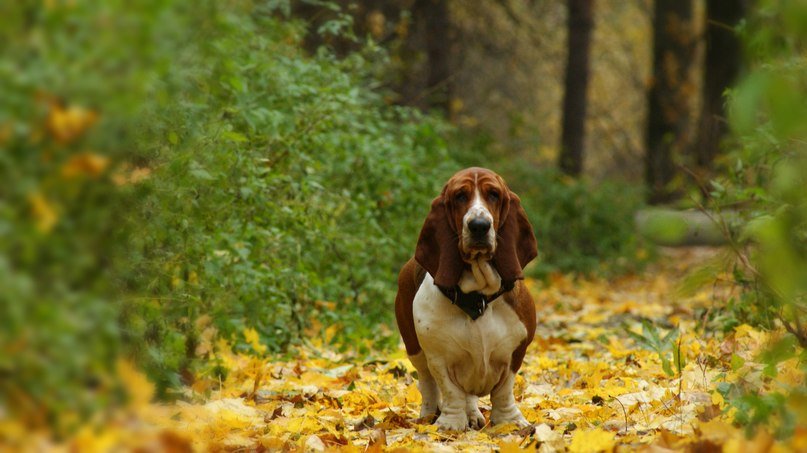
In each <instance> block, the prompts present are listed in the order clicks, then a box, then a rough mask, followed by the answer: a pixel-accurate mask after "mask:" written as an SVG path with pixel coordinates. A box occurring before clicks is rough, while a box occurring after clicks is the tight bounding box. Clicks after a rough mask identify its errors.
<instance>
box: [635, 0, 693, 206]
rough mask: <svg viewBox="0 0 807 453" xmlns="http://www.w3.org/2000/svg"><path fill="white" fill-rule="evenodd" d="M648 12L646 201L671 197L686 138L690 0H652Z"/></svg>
mask: <svg viewBox="0 0 807 453" xmlns="http://www.w3.org/2000/svg"><path fill="white" fill-rule="evenodd" d="M654 9H655V16H654V18H653V80H652V84H651V86H650V90H649V92H648V112H647V136H646V140H647V156H646V159H645V180H646V183H647V187H648V189H649V201H650V202H651V203H663V202H667V201H671V200H673V199H675V198H676V196H677V194H676V193H675V191H674V190H673V189H672V188H671V187H670V186H671V182H672V181H673V179H674V177H675V176H676V173H677V172H676V167H675V158H676V156H680V155H681V154H682V153H683V152H684V151H685V150H686V147H687V146H688V144H689V143H690V138H689V129H690V127H689V126H690V116H691V115H690V99H691V98H692V96H694V95H695V87H694V84H693V83H692V80H691V76H690V74H691V72H692V71H691V69H692V65H693V63H694V52H695V48H694V42H695V36H694V28H693V17H692V16H693V14H692V1H691V0H656V3H655V8H654Z"/></svg>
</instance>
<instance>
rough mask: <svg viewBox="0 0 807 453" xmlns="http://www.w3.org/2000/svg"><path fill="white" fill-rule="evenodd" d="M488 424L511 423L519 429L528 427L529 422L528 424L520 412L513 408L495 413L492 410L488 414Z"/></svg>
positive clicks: (494, 410)
mask: <svg viewBox="0 0 807 453" xmlns="http://www.w3.org/2000/svg"><path fill="white" fill-rule="evenodd" d="M490 422H491V423H493V424H494V425H504V424H506V423H513V424H515V425H516V426H518V427H519V428H526V427H528V426H530V422H528V421H527V419H526V418H524V416H523V415H521V411H520V410H518V408H517V407H515V406H514V407H513V408H512V409H510V410H507V411H497V410H496V409H495V408H494V409H493V411H492V412H491V414H490Z"/></svg>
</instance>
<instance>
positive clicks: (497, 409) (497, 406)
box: [490, 370, 530, 428]
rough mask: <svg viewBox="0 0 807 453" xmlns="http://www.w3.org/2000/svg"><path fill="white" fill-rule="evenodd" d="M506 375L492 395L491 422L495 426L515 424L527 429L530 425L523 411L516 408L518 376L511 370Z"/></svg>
mask: <svg viewBox="0 0 807 453" xmlns="http://www.w3.org/2000/svg"><path fill="white" fill-rule="evenodd" d="M505 373H506V375H505V376H504V377H503V378H502V380H501V381H499V383H498V384H497V385H496V387H494V388H493V392H491V394H490V402H491V403H492V405H493V409H491V411H490V421H491V423H493V424H494V425H499V424H503V423H515V424H516V425H517V426H518V427H519V428H524V427H527V426H529V424H530V423H529V422H528V421H527V419H526V418H524V416H523V415H521V411H520V410H519V409H518V406H516V399H515V397H513V383H514V382H515V376H516V375H515V373H513V372H512V371H510V370H507V371H506V372H505Z"/></svg>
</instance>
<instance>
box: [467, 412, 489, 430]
mask: <svg viewBox="0 0 807 453" xmlns="http://www.w3.org/2000/svg"><path fill="white" fill-rule="evenodd" d="M467 415H468V427H469V428H471V429H482V427H483V426H485V416H484V415H482V412H480V411H479V408H478V407H474V408H471V409H468V410H467Z"/></svg>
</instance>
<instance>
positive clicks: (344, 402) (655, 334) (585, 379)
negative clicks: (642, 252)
mask: <svg viewBox="0 0 807 453" xmlns="http://www.w3.org/2000/svg"><path fill="white" fill-rule="evenodd" d="M713 254H714V252H712V251H707V250H698V249H690V250H686V251H677V252H666V253H665V255H664V257H663V258H662V259H661V260H660V263H659V264H657V265H655V266H653V267H651V268H650V269H648V270H647V271H646V272H644V273H643V274H642V275H638V276H628V277H622V278H617V279H614V280H610V281H607V280H583V281H580V280H573V279H571V278H568V277H561V276H559V277H556V278H553V279H551V281H550V282H548V283H539V282H535V281H528V284H529V285H530V287H531V288H532V290H533V292H534V294H535V296H536V301H537V308H538V318H539V327H538V332H537V334H536V339H535V341H534V343H533V344H532V346H531V348H530V350H529V352H528V355H527V358H526V361H525V364H524V367H523V368H522V370H521V373H520V377H519V378H518V380H517V383H516V398H517V399H518V401H519V405H520V407H521V410H522V411H523V413H524V415H525V416H526V417H527V419H528V420H530V421H531V422H533V423H534V424H535V428H534V429H533V430H521V431H518V430H516V429H515V428H514V427H513V426H487V427H485V428H484V429H482V430H480V431H468V432H464V433H459V434H447V433H441V432H438V431H437V430H436V427H435V426H434V425H430V424H426V423H423V422H422V421H420V420H417V416H418V410H419V404H420V394H419V393H418V391H417V388H416V381H415V378H414V376H413V374H414V369H413V368H412V366H411V365H410V364H409V362H408V360H407V359H406V356H405V354H404V353H403V351H402V350H400V351H398V352H395V353H392V354H383V353H378V354H376V355H375V356H373V357H367V356H362V357H358V356H356V355H353V354H350V353H338V352H335V351H334V350H332V349H331V348H329V347H327V346H323V345H324V344H327V342H326V340H327V337H328V336H329V335H331V334H332V333H333V330H334V329H335V328H338V327H332V328H330V329H324V333H323V334H322V335H321V336H317V337H316V338H315V339H313V340H312V341H311V342H310V344H309V345H307V346H306V347H304V348H302V349H301V350H299V354H298V355H297V356H296V357H294V358H293V359H291V360H289V359H283V360H281V359H276V358H272V357H262V358H261V357H258V355H256V354H252V355H249V354H235V353H232V352H229V351H230V350H231V348H230V347H229V345H226V344H225V343H224V342H218V343H206V342H205V341H202V343H201V344H200V347H201V348H207V349H209V352H210V353H212V354H214V355H216V356H217V357H218V358H219V359H220V360H221V363H222V365H223V366H224V367H225V368H226V369H228V370H229V373H228V375H227V378H226V379H225V380H224V381H221V382H219V381H218V380H216V379H212V378H209V377H207V376H205V375H204V374H202V375H200V376H197V377H196V381H195V384H194V385H193V387H191V388H187V389H185V392H184V393H185V395H184V398H183V401H182V402H177V403H173V404H159V403H153V402H151V397H152V387H151V385H150V384H149V383H148V381H147V380H145V378H144V377H143V376H142V375H141V374H140V373H138V372H137V371H135V370H134V369H133V368H131V367H130V366H129V365H127V364H126V363H120V364H119V374H120V376H121V377H122V378H124V379H125V381H126V383H127V387H128V388H129V390H130V392H131V397H132V398H131V400H132V403H131V405H130V407H129V408H128V409H127V410H126V411H122V412H120V413H118V414H116V415H114V416H110V417H108V418H107V419H105V420H98V421H96V423H95V424H94V427H93V428H87V429H85V430H83V431H82V432H80V433H79V434H78V436H76V437H75V438H74V439H71V440H69V441H68V442H67V443H66V447H67V448H72V449H75V451H94V450H107V451H109V450H117V449H118V448H122V447H123V448H135V447H137V448H142V449H144V450H145V451H151V450H157V451H160V450H170V451H187V450H189V449H193V450H211V449H212V450H247V451H252V450H270V451H274V450H298V451H303V450H304V451H323V450H331V449H344V450H348V451H367V450H372V451H380V450H385V449H398V448H403V449H412V450H452V449H463V450H466V449H467V450H488V449H500V450H501V451H515V450H516V449H518V448H529V449H535V448H537V449H539V450H540V451H564V450H568V451H600V450H605V451H609V450H615V451H633V450H636V449H639V450H641V449H645V450H647V451H667V450H666V449H673V450H679V449H686V450H699V451H720V448H721V447H722V449H723V451H771V450H772V451H790V450H800V449H805V448H807V432H804V431H803V430H798V429H797V431H796V435H795V436H794V437H793V438H792V439H790V440H788V441H787V442H786V443H778V442H775V441H774V440H773V438H772V437H771V436H769V435H768V434H765V433H764V432H760V433H759V434H757V435H756V436H753V437H751V438H746V436H745V434H744V431H743V430H741V429H740V428H737V427H734V426H732V424H731V420H733V417H734V413H733V411H734V410H735V409H732V408H729V407H728V406H727V404H726V403H725V402H724V401H723V398H722V396H721V394H720V393H719V392H718V391H717V387H718V385H719V384H720V383H721V382H738V381H740V380H745V381H750V380H755V379H756V380H760V379H761V377H760V375H761V372H762V365H760V364H758V363H757V362H756V360H757V359H756V358H757V357H758V355H759V351H760V350H761V348H763V347H764V346H765V345H766V344H768V343H769V342H770V341H773V339H774V338H775V337H777V336H778V334H777V333H766V332H762V331H760V330H757V329H754V328H751V327H749V326H747V325H741V326H739V327H737V328H735V329H733V330H732V331H729V332H727V333H722V332H713V331H712V329H706V330H704V329H703V319H705V317H704V316H703V315H704V314H705V313H707V312H708V311H709V310H710V309H713V308H714V306H715V304H717V303H719V301H721V300H723V299H725V298H726V297H728V296H729V295H730V294H729V293H730V292H731V288H727V287H720V286H708V287H707V288H705V289H702V290H696V291H694V292H691V293H690V294H689V295H687V296H684V295H681V291H679V288H680V286H681V285H680V281H681V279H682V276H683V275H684V274H685V273H686V271H687V270H688V269H690V268H691V267H692V266H694V265H696V264H698V263H701V262H703V261H704V260H705V259H708V258H709V257H711V256H712V255H713ZM390 307H391V303H390ZM646 321H650V323H648V322H646ZM201 322H204V320H202V321H201ZM211 334H212V331H211ZM246 336H247V340H248V341H250V342H252V343H253V348H254V349H257V350H260V349H261V345H260V344H259V343H257V338H256V337H252V334H251V332H247V335H246ZM794 360H795V359H793V360H790V361H785V362H783V363H781V364H780V365H779V369H778V373H777V375H776V378H775V379H773V380H770V382H769V383H768V384H767V385H769V386H775V385H777V382H779V383H786V384H789V385H793V384H796V382H795V381H796V380H798V379H800V377H799V375H798V373H796V364H795V362H794ZM480 404H481V406H482V412H483V413H484V414H485V415H486V416H488V415H489V410H490V402H489V400H488V399H487V398H483V399H482V400H481V402H480ZM0 433H2V434H3V435H4V436H5V437H6V438H7V439H8V438H13V435H14V430H13V426H10V425H9V426H6V427H5V428H4V429H3V430H2V431H0ZM17 434H18V435H22V433H21V432H17ZM0 437H2V436H0ZM44 439H45V438H44V437H36V436H30V435H29V436H28V437H27V438H26V440H25V442H24V443H25V444H27V445H29V446H34V447H35V448H47V447H53V446H54V444H52V443H50V442H51V441H45V440H44Z"/></svg>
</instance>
